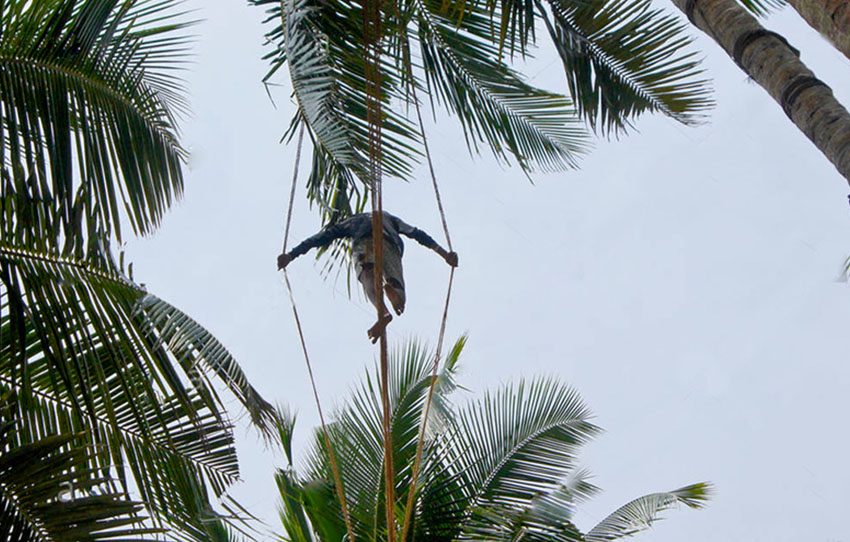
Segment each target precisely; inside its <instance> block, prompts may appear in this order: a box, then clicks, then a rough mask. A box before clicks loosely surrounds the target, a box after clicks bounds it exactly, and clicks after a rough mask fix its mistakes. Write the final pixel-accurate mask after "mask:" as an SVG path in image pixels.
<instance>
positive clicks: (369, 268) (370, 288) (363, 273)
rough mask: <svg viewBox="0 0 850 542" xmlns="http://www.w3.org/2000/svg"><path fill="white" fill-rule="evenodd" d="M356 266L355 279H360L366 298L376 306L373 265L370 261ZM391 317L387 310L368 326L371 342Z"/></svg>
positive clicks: (375, 339) (374, 340)
mask: <svg viewBox="0 0 850 542" xmlns="http://www.w3.org/2000/svg"><path fill="white" fill-rule="evenodd" d="M357 267H358V268H359V269H358V273H357V280H358V281H360V285H361V286H363V293H365V294H366V298H367V299H368V300H369V301H370V302H371V303H372V305H374V306H376V307H377V306H378V297H377V296H376V295H375V267H374V265H372V264H371V263H361V264H359V265H358V266H357ZM382 294H383V292H382ZM392 319H393V315H392V314H390V313H389V311H387V312H385V313H384V315H383V316H382V317H381V318H378V320H377V321H376V322H375V324H374V325H373V326H372V327H370V328H369V330H368V331H367V332H366V333H367V334H368V335H369V339H371V341H372V342H373V343H374V342H377V341H378V339H379V338H380V337H381V334H382V333H383V332H384V329H385V328H386V327H387V324H389V323H390V322H391V321H392Z"/></svg>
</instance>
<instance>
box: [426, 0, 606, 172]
mask: <svg viewBox="0 0 850 542" xmlns="http://www.w3.org/2000/svg"><path fill="white" fill-rule="evenodd" d="M416 4H417V6H418V9H417V11H416V16H417V18H418V34H417V38H418V43H419V46H420V50H421V55H422V68H423V70H424V72H425V77H426V80H427V83H428V88H430V89H431V90H432V95H433V96H435V97H436V99H437V100H438V101H439V102H441V103H443V104H444V105H445V106H446V107H447V108H448V109H449V111H450V112H451V113H452V114H453V115H455V116H456V117H457V118H458V120H459V121H460V123H461V125H462V127H463V129H464V133H465V135H466V140H467V145H468V146H469V147H470V149H472V150H475V151H477V150H478V144H479V143H486V144H487V145H488V146H489V147H490V149H491V150H492V151H493V153H494V154H495V155H496V156H497V157H498V158H500V159H502V160H505V161H509V160H510V159H511V158H513V159H515V160H516V162H517V163H518V164H519V165H520V166H521V167H522V168H523V170H524V171H526V172H531V171H535V170H543V171H558V170H563V169H568V168H573V167H576V165H577V160H578V157H579V156H581V155H583V154H584V153H586V152H587V151H588V150H589V143H588V136H587V133H586V132H585V130H584V126H583V125H582V123H581V122H580V121H579V119H578V118H577V117H576V111H575V110H574V109H573V107H572V104H571V103H570V101H569V99H567V98H566V97H565V96H562V95H559V94H556V93H552V92H547V91H544V90H540V89H538V88H535V87H533V86H531V85H529V84H528V83H526V82H525V81H524V80H523V78H522V76H521V75H520V74H519V73H518V72H516V71H514V70H512V69H511V68H510V67H508V66H507V65H506V64H505V63H504V62H502V60H501V58H500V55H499V51H498V47H497V46H496V45H494V44H493V43H492V42H491V41H489V38H491V36H492V32H493V30H492V25H491V21H490V19H489V17H488V16H487V15H486V14H484V13H478V12H475V11H469V12H466V13H464V14H463V16H462V18H461V19H460V22H459V24H458V23H457V21H456V20H454V19H453V18H451V17H448V16H446V15H445V10H444V9H443V2H441V1H440V0H416Z"/></svg>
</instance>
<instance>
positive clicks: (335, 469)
mask: <svg viewBox="0 0 850 542" xmlns="http://www.w3.org/2000/svg"><path fill="white" fill-rule="evenodd" d="M303 143H304V124H302V125H301V130H300V131H299V132H298V147H297V150H296V152H295V171H294V172H293V174H292V188H291V189H290V191H289V209H288V210H287V213H286V228H285V230H284V234H283V250H282V251H281V254H286V245H287V243H288V242H289V227H290V225H291V223H292V205H293V202H294V200H295V185H296V183H297V180H298V165H299V163H300V162H301V146H302V144H303ZM283 280H284V282H285V283H286V291H287V292H289V302H290V304H291V305H292V314H293V316H294V317H295V327H296V328H298V338H299V339H300V340H301V351H302V352H304V361H305V362H306V363H307V373H308V374H309V375H310V385H311V386H312V388H313V398H314V399H315V400H316V410H318V411H319V421H320V422H321V424H322V435H323V436H324V440H325V448H327V450H328V461H329V462H330V465H331V472H332V473H333V477H334V486H336V494H337V498H338V499H339V502H340V506H341V508H342V516H343V518H344V519H345V529H346V530H347V531H348V540H349V542H354V540H355V539H354V528H353V527H352V525H351V516H350V515H349V513H348V503H347V501H346V499H345V488H344V487H343V485H342V476H341V475H340V472H339V465H338V464H337V462H336V453H335V452H334V447H333V444H332V443H331V437H330V435H329V434H328V426H327V424H326V423H325V415H324V413H323V412H322V402H321V401H320V400H319V391H318V388H317V387H316V378H315V377H314V376H313V365H312V364H311V363H310V354H309V353H308V352H307V342H306V341H305V340H304V330H303V329H302V328H301V318H299V317H298V308H297V306H296V304H295V295H294V294H293V293H292V285H291V284H290V283H289V275H288V274H287V272H286V268H285V267H284V268H283Z"/></svg>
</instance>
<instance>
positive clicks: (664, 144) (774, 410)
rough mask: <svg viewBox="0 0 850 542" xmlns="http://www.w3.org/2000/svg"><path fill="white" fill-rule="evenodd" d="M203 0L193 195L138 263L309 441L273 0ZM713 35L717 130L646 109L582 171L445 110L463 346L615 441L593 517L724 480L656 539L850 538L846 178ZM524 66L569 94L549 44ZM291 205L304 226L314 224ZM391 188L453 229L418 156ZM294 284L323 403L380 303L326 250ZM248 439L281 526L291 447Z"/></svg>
mask: <svg viewBox="0 0 850 542" xmlns="http://www.w3.org/2000/svg"><path fill="white" fill-rule="evenodd" d="M191 3H192V4H193V5H194V6H196V7H198V8H199V10H200V11H199V13H200V16H202V17H203V18H204V19H205V21H204V22H203V23H202V24H200V25H199V26H198V27H197V28H196V32H197V33H198V35H199V38H198V43H197V46H196V52H197V56H196V63H195V65H194V66H193V69H192V71H191V72H190V73H189V74H188V79H189V82H190V94H191V102H192V104H193V108H194V112H195V115H194V117H193V118H192V119H190V120H189V121H187V122H186V123H185V124H184V128H185V129H184V141H185V142H186V144H187V146H188V147H189V149H190V150H191V153H192V157H191V161H190V167H189V169H188V172H187V190H186V194H185V199H184V200H183V202H182V203H180V204H179V205H177V206H176V207H175V208H174V210H173V211H172V212H171V213H170V214H169V215H168V217H167V218H166V220H165V221H164V224H163V227H162V229H161V230H160V232H158V233H157V234H156V235H155V236H153V237H152V238H149V239H143V240H139V241H134V242H131V243H130V246H129V256H130V258H131V259H132V261H134V262H135V275H136V279H137V280H139V281H140V282H144V283H146V284H147V286H148V288H149V289H150V290H151V291H153V292H155V293H156V294H157V295H160V296H161V297H163V298H165V299H167V300H169V301H170V302H172V303H173V304H175V305H177V306H178V307H180V308H181V309H183V310H185V311H186V312H187V313H189V314H190V315H192V316H193V317H194V318H196V319H197V320H198V321H199V322H201V323H202V324H204V325H205V326H207V327H208V328H209V329H210V330H212V331H213V332H214V333H215V335H216V336H217V337H219V338H220V339H221V340H222V342H224V344H225V345H226V346H227V347H228V348H229V349H230V350H231V351H232V352H233V353H234V354H235V355H236V357H237V359H238V360H239V361H240V363H241V365H242V367H243V368H244V369H245V371H246V373H247V374H248V376H249V377H250V379H251V380H252V381H253V383H254V384H255V385H256V386H257V387H258V388H259V389H260V391H261V392H262V393H263V394H264V395H265V397H266V398H267V399H269V400H271V401H275V402H281V403H286V404H288V405H290V406H291V407H293V408H295V409H297V410H298V411H299V413H300V417H299V424H298V430H297V437H298V438H297V441H296V445H297V448H299V449H302V448H303V446H304V444H305V442H306V437H307V436H308V435H309V432H310V430H311V428H312V427H313V426H314V425H316V423H317V416H316V414H315V408H314V406H313V402H312V397H311V395H310V392H309V386H308V381H307V376H306V371H305V367H304V362H303V359H302V357H301V352H300V350H299V345H298V340H297V336H296V332H295V328H294V324H293V321H292V317H291V313H290V309H289V305H288V301H287V298H286V293H285V289H284V287H283V285H282V282H281V277H280V276H279V275H278V273H277V272H276V270H275V257H276V255H277V254H278V252H279V250H280V245H281V239H282V232H283V222H284V207H285V204H286V198H287V189H288V185H289V181H290V178H291V174H292V165H293V158H294V146H290V147H284V146H282V145H280V144H279V143H278V140H279V138H280V136H281V134H282V133H283V131H284V129H285V127H286V125H287V122H288V120H289V118H290V115H291V113H292V105H291V103H290V101H289V99H288V89H287V88H280V89H277V91H276V92H275V98H276V102H277V109H275V108H274V107H273V106H272V104H271V102H270V101H269V99H268V97H267V96H266V92H265V90H264V89H263V87H262V85H261V84H260V80H261V78H262V76H263V74H264V73H265V70H266V65H265V63H264V62H263V61H262V60H261V59H260V57H261V55H262V54H263V53H264V49H263V47H262V40H263V38H262V36H263V33H264V28H263V27H262V26H261V24H260V21H261V19H262V17H263V13H262V11H261V10H259V9H256V8H250V7H249V6H247V5H245V3H244V2H240V1H233V0H228V1H224V0H214V1H211V0H208V1H206V2H201V1H200V0H194V1H193V2H191ZM659 6H661V7H664V8H666V9H672V4H670V3H669V2H666V1H660V2H659ZM766 24H767V26H768V27H769V28H772V29H774V30H777V31H779V32H781V33H782V34H784V35H785V36H787V37H788V38H789V40H790V42H791V43H792V44H793V45H794V46H796V47H798V48H799V49H800V50H801V51H802V58H803V60H804V61H805V62H806V63H807V64H808V65H809V66H810V67H811V68H812V69H814V71H815V72H816V73H817V74H818V75H819V76H820V77H822V78H823V79H825V80H826V81H827V82H828V83H829V84H830V85H832V86H833V89H834V90H835V92H836V94H837V95H838V97H839V99H840V100H842V101H843V103H845V104H850V76H848V74H850V63H848V62H847V61H846V59H844V57H842V56H840V54H839V53H837V52H836V51H834V50H833V49H832V48H831V47H830V46H829V45H828V44H826V43H825V42H824V41H823V39H822V38H820V37H819V36H818V35H817V34H816V33H815V32H813V31H812V30H810V29H809V28H808V27H807V26H806V25H805V23H804V22H803V21H802V20H801V19H800V18H799V17H798V16H797V14H796V12H794V11H792V10H791V9H790V8H788V9H786V11H785V12H783V13H781V14H778V15H774V16H772V17H770V18H769V19H768V20H767V22H766ZM694 34H695V35H696V34H698V32H697V31H696V30H694ZM697 44H698V46H699V47H700V48H702V50H703V51H704V52H705V55H706V62H705V67H706V68H707V69H708V71H709V74H710V75H711V77H712V78H713V79H714V81H715V89H716V94H715V98H716V100H717V103H718V105H717V108H716V109H715V110H714V111H713V112H712V114H711V117H710V122H709V123H708V124H706V125H705V126H702V127H700V128H696V129H694V128H685V127H682V126H679V125H677V124H675V123H674V122H672V121H670V120H667V119H664V118H661V117H647V118H645V119H643V120H642V121H641V122H639V124H638V127H639V129H640V133H633V134H631V135H630V136H627V137H624V138H621V139H620V140H619V141H614V142H600V143H599V144H598V146H597V149H596V151H595V152H594V153H593V154H592V155H591V156H589V157H588V158H587V159H586V160H584V162H583V164H582V169H581V170H580V171H576V172H569V173H564V174H558V175H545V176H537V177H536V178H535V185H533V186H532V185H531V184H529V183H528V182H527V181H526V179H525V178H524V177H523V175H522V174H521V173H520V172H519V171H517V170H508V169H505V168H502V167H500V166H499V165H498V164H496V163H495V162H494V161H493V160H492V159H491V158H490V157H489V156H482V157H480V158H478V159H475V160H473V159H472V158H470V156H469V155H468V153H467V152H466V151H465V149H464V147H463V140H462V136H461V134H460V132H459V129H458V128H457V127H456V125H455V124H454V122H453V121H450V120H449V119H446V118H445V117H443V116H440V117H438V123H437V124H431V125H430V126H428V128H427V129H428V133H429V135H430V138H431V141H432V145H433V147H434V156H435V159H436V168H437V174H438V176H439V178H440V182H441V186H442V189H443V191H444V200H445V204H446V212H447V216H448V220H449V225H450V228H451V230H452V234H453V240H454V243H455V245H456V249H457V251H458V252H459V254H460V263H461V265H460V269H459V270H458V274H457V279H456V285H455V294H454V300H453V305H452V309H451V315H450V321H449V328H448V337H449V339H454V338H456V337H457V336H458V335H459V334H461V333H463V332H468V333H469V335H470V341H469V345H468V348H467V350H466V354H465V356H464V357H463V358H462V366H463V375H462V379H463V382H464V384H465V385H466V386H467V387H468V388H470V390H472V392H471V393H470V394H468V395H469V396H470V397H472V396H474V394H476V393H480V392H481V391H483V390H484V389H486V388H492V387H495V386H497V385H499V384H500V383H502V382H506V381H509V380H511V379H514V378H517V377H519V376H529V375H534V374H550V375H557V376H559V377H561V378H562V379H564V380H565V381H567V382H569V383H571V384H572V385H574V386H575V387H576V388H577V389H578V390H579V392H580V393H581V394H582V396H583V397H584V399H585V400H586V402H587V403H588V405H589V406H590V407H591V408H592V410H593V411H594V412H595V414H596V419H595V421H596V423H597V424H598V425H600V426H602V427H603V428H604V429H605V430H606V432H605V433H604V434H603V435H602V436H601V437H599V438H598V439H597V440H596V441H595V442H594V443H593V444H591V445H590V446H589V447H588V448H587V449H586V453H585V455H584V458H583V464H584V466H586V467H588V468H589V469H591V470H592V471H593V473H594V474H595V475H596V477H595V479H594V482H595V483H596V484H597V485H599V486H601V487H602V488H603V490H604V492H603V493H602V494H601V495H600V496H599V497H597V498H596V499H594V500H593V501H592V502H591V503H589V504H587V505H585V506H584V507H583V508H582V512H581V514H580V516H579V523H580V525H581V526H583V527H589V526H590V525H592V524H593V522H594V521H597V520H599V519H601V518H602V517H603V516H604V515H605V514H606V513H607V512H610V511H612V510H613V509H615V508H616V507H617V506H619V505H620V504H622V503H624V502H626V501H628V500H630V499H631V498H633V497H636V496H638V495H641V494H644V493H648V492H651V491H657V490H666V489H673V488H676V487H679V486H681V485H684V484H686V483H691V482H696V481H701V480H710V481H712V482H714V483H715V484H716V486H717V495H716V496H715V498H714V499H713V501H712V502H711V504H710V506H709V507H708V508H707V509H706V510H703V511H699V512H694V511H690V510H685V509H682V510H680V511H671V512H670V513H668V514H667V515H666V517H667V518H668V519H667V520H666V521H664V522H661V523H660V524H657V525H656V527H655V528H654V529H653V530H651V531H650V532H649V533H648V534H645V535H642V536H641V537H640V538H639V539H643V540H649V539H650V538H651V539H652V540H655V541H658V542H668V541H669V542H672V541H681V540H694V541H699V542H708V541H718V542H719V541H723V542H733V541H739V540H740V541H748V542H758V541H771V542H782V541H791V540H795V541H796V540H807V541H822V542H839V541H850V534H848V533H847V527H846V516H847V510H848V509H850V496H848V491H847V488H848V487H850V470H848V467H847V460H846V458H847V457H850V437H848V435H847V430H846V425H847V423H846V415H847V413H848V412H850V393H848V392H850V364H848V356H847V351H848V344H847V340H848V337H850V333H848V332H847V328H848V322H850V287H848V285H847V284H843V283H840V282H837V281H836V278H837V276H838V275H839V269H840V266H841V263H842V261H843V259H844V258H845V257H846V255H847V254H850V235H848V231H850V206H848V204H847V193H848V192H850V189H848V186H847V184H846V183H845V182H844V180H843V179H842V178H841V177H840V176H839V175H838V174H837V173H836V172H835V170H834V169H833V167H832V166H831V165H830V164H829V163H828V162H827V161H826V159H825V158H823V156H822V155H821V154H820V153H819V152H818V151H817V150H816V149H815V148H814V146H813V145H811V144H810V143H809V142H808V140H806V139H805V137H804V136H803V135H802V134H801V133H800V132H798V130H797V129H796V128H795V127H794V126H793V125H792V124H791V123H790V121H789V120H788V119H787V118H786V117H785V115H784V114H783V113H782V110H781V108H780V107H779V106H777V105H776V104H775V103H774V102H773V101H772V100H771V99H770V98H769V97H768V96H767V94H766V93H765V92H764V91H762V90H761V88H760V87H758V86H756V85H754V84H752V83H750V82H748V81H747V79H746V77H745V75H744V74H743V73H742V72H741V71H740V70H739V69H738V68H737V67H736V66H735V65H734V64H733V63H732V61H731V60H730V59H729V58H728V57H727V56H726V55H725V53H723V52H722V51H721V50H720V49H719V48H718V47H717V46H716V45H715V44H714V43H713V42H711V41H709V40H707V39H704V38H703V36H702V35H701V34H699V35H698V41H697ZM528 73H532V74H535V73H536V74H537V75H536V78H535V80H534V82H535V83H537V84H540V85H542V86H545V87H548V88H553V89H558V90H563V88H564V80H563V76H562V75H561V72H560V69H559V66H558V64H557V62H554V56H553V55H551V54H548V53H541V55H540V57H539V58H538V59H537V60H535V61H534V63H533V64H532V66H530V67H529V71H528ZM281 81H282V82H284V83H285V82H286V79H285V78H283V77H282V78H281ZM307 165H308V164H307V163H304V164H303V166H304V168H302V175H303V174H304V173H305V172H306V171H307V169H306V168H307ZM303 178H304V177H303V176H302V179H303ZM302 188H303V187H302ZM299 196H300V197H299V199H298V200H297V205H296V210H295V218H294V224H293V232H292V237H293V239H294V240H298V239H300V238H303V237H304V236H306V235H309V234H311V233H313V232H314V231H315V230H316V229H318V226H319V222H318V218H317V216H316V213H315V212H313V211H311V210H309V209H308V208H307V205H306V203H305V201H304V199H303V191H301V192H299ZM384 199H385V208H387V209H388V210H390V211H392V212H394V213H396V214H398V215H399V216H402V217H404V219H405V220H406V221H408V222H410V223H412V224H415V225H418V226H420V227H421V228H423V229H425V230H426V231H429V232H431V233H432V235H434V237H435V238H438V239H441V231H440V225H439V218H438V215H437V211H436V207H435V205H434V203H433V196H432V195H431V192H430V187H429V184H428V182H427V177H426V170H425V169H424V168H423V169H421V170H420V174H419V178H418V180H417V181H416V182H413V183H410V184H405V183H401V182H389V181H388V182H386V183H385V196H384ZM405 268H406V281H407V286H408V296H409V297H408V305H407V312H406V313H405V314H404V315H403V316H402V317H401V318H397V319H396V321H395V322H394V323H393V324H392V325H391V327H390V338H391V341H396V340H400V339H401V338H404V337H409V336H417V337H421V338H423V339H426V340H429V341H431V342H432V343H433V341H434V340H435V338H436V332H437V325H438V319H439V316H440V309H441V307H440V305H441V303H442V296H443V295H444V289H445V281H446V279H447V276H448V271H447V268H446V266H445V264H444V263H443V262H442V261H441V260H439V259H438V258H436V257H435V256H434V255H433V254H432V253H430V252H428V251H426V250H424V249H421V247H419V246H417V245H415V243H414V244H412V245H411V246H410V247H409V248H408V250H407V252H406V258H405ZM290 276H291V279H292V282H293V284H294V287H295V290H296V295H297V299H298V302H299V305H300V309H301V311H302V319H303V323H304V327H305V331H306V334H307V339H308V341H309V345H310V347H311V354H312V356H313V359H314V364H315V369H316V377H317V379H318V384H319V388H320V392H321V394H322V397H323V401H324V404H325V405H326V408H328V407H330V406H331V405H332V404H333V403H334V401H335V400H338V399H339V398H340V397H342V396H343V395H344V394H345V393H346V392H347V390H348V389H349V388H350V387H351V386H352V385H353V384H354V383H355V382H356V380H357V379H358V378H360V376H361V375H362V374H363V372H364V370H365V369H366V368H367V367H371V365H372V360H373V357H374V355H375V350H374V348H373V346H372V345H371V344H370V343H369V342H368V341H367V340H366V336H365V330H366V329H367V327H368V326H369V325H371V323H372V319H373V312H372V310H371V308H370V307H369V306H368V305H367V304H366V302H365V301H364V300H363V298H362V295H360V294H359V293H358V294H356V295H355V296H354V298H353V299H352V300H349V299H348V297H347V296H346V294H345V284H344V281H339V282H338V283H336V284H334V283H333V282H332V281H324V280H322V278H321V277H320V274H319V267H318V266H317V265H316V264H314V263H313V261H312V258H310V257H305V258H302V259H300V260H298V261H296V262H295V263H294V264H293V265H292V267H291V275H290ZM459 399H463V397H462V396H461V397H459ZM233 408H234V412H236V411H237V409H238V404H237V403H236V402H235V401H234V402H233ZM237 433H238V438H239V443H238V448H239V455H240V460H241V467H242V472H243V477H244V479H245V482H244V484H241V485H240V486H238V487H236V488H234V490H233V492H232V493H233V495H234V496H236V497H237V498H238V499H239V500H240V501H241V502H242V503H243V504H244V505H245V506H246V507H248V508H249V509H250V510H252V511H254V512H255V513H256V514H258V515H259V516H261V517H262V518H263V519H265V520H266V521H267V522H268V523H269V524H270V525H272V526H274V527H275V528H276V529H278V530H280V528H279V526H278V521H277V517H276V514H275V506H276V500H277V496H276V492H275V485H274V481H273V479H272V475H273V467H274V465H276V464H277V465H280V464H282V462H283V458H282V456H281V454H275V453H273V452H272V451H271V450H268V449H265V448H264V447H263V445H262V444H261V442H260V441H259V440H258V438H257V436H256V434H255V433H254V432H253V431H251V430H248V429H246V427H245V424H244V422H241V423H240V424H239V427H238V430H237Z"/></svg>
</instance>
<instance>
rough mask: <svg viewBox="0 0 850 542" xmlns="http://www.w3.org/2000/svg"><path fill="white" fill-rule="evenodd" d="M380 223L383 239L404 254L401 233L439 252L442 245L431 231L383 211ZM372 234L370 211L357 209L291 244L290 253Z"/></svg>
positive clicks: (361, 238)
mask: <svg viewBox="0 0 850 542" xmlns="http://www.w3.org/2000/svg"><path fill="white" fill-rule="evenodd" d="M383 226H384V242H385V243H392V244H393V246H395V248H396V249H398V251H399V254H404V243H403V242H402V240H401V235H404V236H406V237H409V238H411V239H414V240H416V241H418V242H419V243H420V244H422V245H424V246H426V247H428V248H430V249H431V250H435V251H438V252H439V250H440V249H441V247H440V245H439V244H437V242H436V241H434V239H432V238H431V236H430V235H428V234H427V233H425V232H424V231H422V230H420V229H419V228H415V227H413V226H411V225H410V224H407V223H406V222H404V221H402V220H401V219H400V218H398V217H396V216H394V215H391V214H390V213H388V212H386V211H384V220H383ZM371 237H372V213H360V214H356V215H352V216H350V217H348V218H346V219H345V220H342V221H340V222H338V223H336V224H333V225H331V226H328V227H326V228H324V229H322V231H320V232H319V233H317V234H316V235H313V236H312V237H308V238H307V239H305V240H304V241H303V242H301V243H300V244H299V245H297V246H296V247H295V248H293V249H292V250H291V251H290V252H289V255H290V256H292V257H293V258H297V257H298V256H301V255H302V254H305V253H307V251H309V250H310V249H311V248H318V247H325V246H328V245H329V244H330V243H331V242H333V241H334V240H336V239H342V238H348V239H351V240H352V241H355V242H357V241H360V240H363V239H367V238H371Z"/></svg>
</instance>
